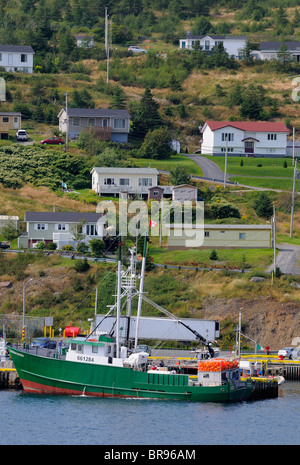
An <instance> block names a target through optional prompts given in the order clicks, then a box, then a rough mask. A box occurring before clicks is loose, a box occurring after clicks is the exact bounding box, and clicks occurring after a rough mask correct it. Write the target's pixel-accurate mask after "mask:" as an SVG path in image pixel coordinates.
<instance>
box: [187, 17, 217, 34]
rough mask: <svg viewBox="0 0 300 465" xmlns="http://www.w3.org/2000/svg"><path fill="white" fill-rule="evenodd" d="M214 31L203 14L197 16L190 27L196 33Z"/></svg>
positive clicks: (211, 32) (212, 32)
mask: <svg viewBox="0 0 300 465" xmlns="http://www.w3.org/2000/svg"><path fill="white" fill-rule="evenodd" d="M215 32H216V31H215V29H214V27H213V25H212V24H211V22H210V21H209V20H208V19H207V18H206V17H205V16H200V17H199V18H197V19H196V21H195V23H194V26H193V29H192V33H193V34H196V35H206V34H208V33H210V34H214V33H215Z"/></svg>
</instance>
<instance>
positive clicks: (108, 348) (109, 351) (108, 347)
mask: <svg viewBox="0 0 300 465" xmlns="http://www.w3.org/2000/svg"><path fill="white" fill-rule="evenodd" d="M107 353H108V354H110V353H111V346H107Z"/></svg>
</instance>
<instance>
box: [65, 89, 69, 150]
mask: <svg viewBox="0 0 300 465" xmlns="http://www.w3.org/2000/svg"><path fill="white" fill-rule="evenodd" d="M65 96H66V149H67V148H68V146H69V115H68V92H66V93H65Z"/></svg>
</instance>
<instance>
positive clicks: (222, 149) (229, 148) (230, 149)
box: [221, 147, 233, 152]
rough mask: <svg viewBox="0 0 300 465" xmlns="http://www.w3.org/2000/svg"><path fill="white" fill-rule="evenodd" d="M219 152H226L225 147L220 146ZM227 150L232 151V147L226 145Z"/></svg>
mask: <svg viewBox="0 0 300 465" xmlns="http://www.w3.org/2000/svg"><path fill="white" fill-rule="evenodd" d="M221 152H226V148H225V147H221ZM227 152H233V147H227Z"/></svg>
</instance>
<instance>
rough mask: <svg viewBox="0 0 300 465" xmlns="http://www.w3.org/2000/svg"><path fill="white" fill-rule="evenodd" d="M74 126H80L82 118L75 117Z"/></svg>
mask: <svg viewBox="0 0 300 465" xmlns="http://www.w3.org/2000/svg"><path fill="white" fill-rule="evenodd" d="M73 126H80V118H73Z"/></svg>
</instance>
